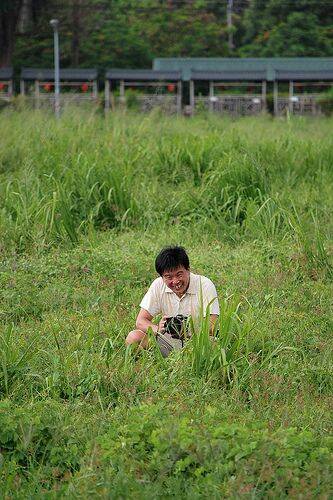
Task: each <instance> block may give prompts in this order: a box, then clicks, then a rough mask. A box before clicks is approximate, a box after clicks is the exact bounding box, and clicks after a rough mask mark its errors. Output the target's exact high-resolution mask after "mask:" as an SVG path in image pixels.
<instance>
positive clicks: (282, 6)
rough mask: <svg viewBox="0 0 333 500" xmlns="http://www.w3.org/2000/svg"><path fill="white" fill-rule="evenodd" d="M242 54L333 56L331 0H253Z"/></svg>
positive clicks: (247, 11)
mask: <svg viewBox="0 0 333 500" xmlns="http://www.w3.org/2000/svg"><path fill="white" fill-rule="evenodd" d="M243 23H244V38H243V43H244V45H243V47H242V48H241V49H240V51H239V54H240V55H241V56H267V57H272V56H290V57H296V56H298V57H301V56H331V55H333V1H332V0H298V1H297V2H295V1H293V0H268V1H267V0H253V1H252V2H251V4H250V5H249V7H248V9H247V10H246V12H245V15H244V21H243Z"/></svg>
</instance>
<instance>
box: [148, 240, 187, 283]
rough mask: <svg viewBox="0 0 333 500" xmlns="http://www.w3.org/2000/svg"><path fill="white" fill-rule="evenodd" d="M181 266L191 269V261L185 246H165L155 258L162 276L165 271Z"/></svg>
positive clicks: (157, 268) (157, 269)
mask: <svg viewBox="0 0 333 500" xmlns="http://www.w3.org/2000/svg"><path fill="white" fill-rule="evenodd" d="M180 266H184V267H185V269H190V261H189V258H188V255H187V253H186V250H185V248H183V247H178V246H173V247H172V246H170V247H165V248H163V249H162V250H161V251H160V253H159V254H158V256H157V257H156V260H155V269H156V271H157V272H158V274H159V275H160V276H162V275H163V273H164V272H165V271H172V270H173V269H177V268H178V267H180Z"/></svg>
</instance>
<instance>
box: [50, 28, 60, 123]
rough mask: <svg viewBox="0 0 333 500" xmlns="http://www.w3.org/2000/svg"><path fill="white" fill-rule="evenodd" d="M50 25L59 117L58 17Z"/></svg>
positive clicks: (56, 104) (56, 111)
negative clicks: (52, 37)
mask: <svg viewBox="0 0 333 500" xmlns="http://www.w3.org/2000/svg"><path fill="white" fill-rule="evenodd" d="M50 25H51V26H52V28H53V35H54V112H55V115H56V117H57V118H59V116H60V95H59V87H60V86H59V72H60V71H59V34H58V26H59V21H58V19H51V21H50Z"/></svg>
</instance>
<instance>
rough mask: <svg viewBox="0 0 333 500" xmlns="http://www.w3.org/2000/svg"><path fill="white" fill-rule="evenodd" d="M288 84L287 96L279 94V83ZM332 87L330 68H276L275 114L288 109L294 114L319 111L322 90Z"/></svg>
mask: <svg viewBox="0 0 333 500" xmlns="http://www.w3.org/2000/svg"><path fill="white" fill-rule="evenodd" d="M281 83H282V84H283V83H287V84H288V92H289V93H288V96H279V91H278V86H279V84H281ZM330 88H333V67H332V69H321V70H312V69H307V70H302V71H299V70H279V69H278V70H276V75H275V82H274V109H275V114H277V115H281V114H284V113H286V112H287V111H289V112H290V113H293V114H296V115H309V114H310V115H317V114H320V113H321V105H320V98H321V96H322V95H323V92H325V91H327V90H329V89H330Z"/></svg>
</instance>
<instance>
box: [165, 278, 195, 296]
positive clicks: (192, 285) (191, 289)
mask: <svg viewBox="0 0 333 500" xmlns="http://www.w3.org/2000/svg"><path fill="white" fill-rule="evenodd" d="M196 280H197V274H194V273H190V283H189V285H188V289H187V290H186V292H185V293H184V295H186V294H187V293H188V294H189V295H196V293H197V291H196ZM165 291H166V292H167V293H175V292H174V291H173V290H171V288H169V287H168V286H167V285H165ZM175 295H176V294H175ZM184 295H183V297H184Z"/></svg>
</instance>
